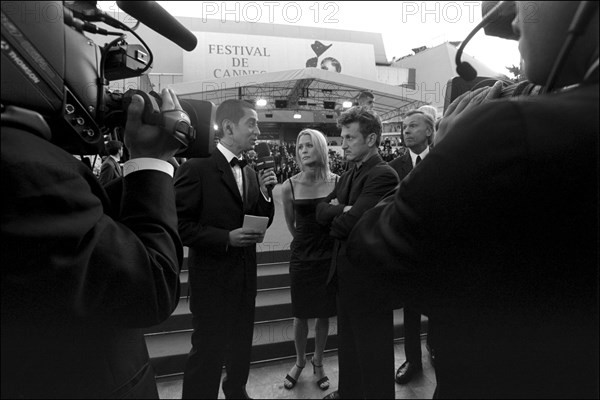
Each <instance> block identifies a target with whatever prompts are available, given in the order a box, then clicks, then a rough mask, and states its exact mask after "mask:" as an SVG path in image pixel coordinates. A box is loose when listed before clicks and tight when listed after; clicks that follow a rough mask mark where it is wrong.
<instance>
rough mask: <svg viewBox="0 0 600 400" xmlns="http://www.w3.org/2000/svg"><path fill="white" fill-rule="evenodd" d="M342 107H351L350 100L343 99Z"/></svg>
mask: <svg viewBox="0 0 600 400" xmlns="http://www.w3.org/2000/svg"><path fill="white" fill-rule="evenodd" d="M342 107H344V108H350V107H352V102H351V101H345V102H343V103H342Z"/></svg>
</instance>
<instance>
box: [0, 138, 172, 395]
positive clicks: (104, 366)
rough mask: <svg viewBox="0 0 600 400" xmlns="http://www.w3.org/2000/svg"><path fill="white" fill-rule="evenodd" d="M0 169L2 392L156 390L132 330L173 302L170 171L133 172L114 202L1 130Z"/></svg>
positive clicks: (72, 170) (51, 149) (54, 155)
mask: <svg viewBox="0 0 600 400" xmlns="http://www.w3.org/2000/svg"><path fill="white" fill-rule="evenodd" d="M1 171H2V172H1V174H2V183H3V185H6V186H5V187H6V188H7V190H5V192H4V194H3V207H2V224H1V230H2V240H1V247H2V264H3V266H2V291H1V292H2V397H74V398H82V397H84V398H87V397H94V398H106V397H124V396H131V397H147V396H154V397H157V396H158V393H157V391H156V383H155V381H154V373H153V371H152V368H151V367H150V365H149V360H148V351H147V349H146V344H145V341H144V336H143V334H142V332H141V331H140V330H139V329H137V328H139V327H145V326H151V325H155V324H158V323H160V322H161V321H163V320H164V319H166V318H167V317H168V316H169V315H170V314H171V312H172V311H173V310H174V309H175V307H176V305H177V302H178V300H179V268H180V264H181V262H182V260H183V247H182V245H181V242H180V241H179V236H178V234H177V215H176V210H175V195H174V191H173V188H172V181H173V180H172V178H171V177H169V176H168V175H167V174H165V173H163V172H158V171H138V172H135V173H132V174H130V175H128V176H127V177H125V178H124V179H123V182H122V185H123V187H122V199H121V202H120V203H117V204H115V205H114V206H113V207H111V204H110V202H109V199H108V197H107V195H106V193H105V191H104V189H103V188H102V187H101V185H100V184H99V183H98V181H97V179H96V177H95V176H94V175H93V174H92V172H91V171H90V170H89V168H87V167H86V166H85V165H84V164H82V163H81V162H80V161H78V160H76V159H74V158H73V156H72V155H70V154H68V153H66V152H65V151H63V150H61V149H60V148H58V147H56V146H54V145H52V144H51V143H49V142H47V141H45V140H43V139H41V138H39V137H37V136H34V135H33V134H31V133H27V132H23V131H18V130H16V129H13V128H7V127H2V168H1ZM111 209H112V211H111V212H112V213H113V215H115V217H117V218H118V219H117V220H115V219H113V218H111V217H109V216H108V214H107V212H108V211H109V210H111Z"/></svg>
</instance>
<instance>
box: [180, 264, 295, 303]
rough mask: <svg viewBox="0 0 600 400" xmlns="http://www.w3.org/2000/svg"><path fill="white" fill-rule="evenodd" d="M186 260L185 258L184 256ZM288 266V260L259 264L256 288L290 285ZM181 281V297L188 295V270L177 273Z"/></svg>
mask: <svg viewBox="0 0 600 400" xmlns="http://www.w3.org/2000/svg"><path fill="white" fill-rule="evenodd" d="M186 260H187V258H186ZM289 272H290V267H289V263H288V262H279V263H270V264H259V265H258V270H257V288H258V290H261V289H271V288H282V287H289V286H290V274H289ZM179 281H180V282H181V297H182V298H186V297H187V296H188V294H189V293H188V284H189V271H188V270H187V269H185V270H181V272H180V273H179Z"/></svg>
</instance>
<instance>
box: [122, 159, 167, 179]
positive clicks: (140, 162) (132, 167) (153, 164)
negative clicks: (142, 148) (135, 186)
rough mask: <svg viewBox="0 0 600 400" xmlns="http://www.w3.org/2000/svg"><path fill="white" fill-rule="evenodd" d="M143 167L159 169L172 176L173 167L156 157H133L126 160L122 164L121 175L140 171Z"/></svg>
mask: <svg viewBox="0 0 600 400" xmlns="http://www.w3.org/2000/svg"><path fill="white" fill-rule="evenodd" d="M144 169H152V170H155V171H161V172H164V173H165V174H169V176H170V177H171V178H172V177H173V172H174V171H175V168H173V165H171V164H170V163H169V162H167V161H164V160H159V159H158V158H133V159H131V160H129V161H127V162H126V163H125V164H124V165H123V176H127V175H128V174H131V173H132V172H136V171H141V170H144Z"/></svg>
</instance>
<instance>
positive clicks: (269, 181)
mask: <svg viewBox="0 0 600 400" xmlns="http://www.w3.org/2000/svg"><path fill="white" fill-rule="evenodd" d="M258 180H259V182H260V190H261V191H262V193H263V194H264V195H265V196H269V194H268V193H269V191H268V190H267V186H269V185H270V186H272V187H273V186H275V185H276V184H277V176H276V175H275V172H274V170H273V168H267V169H265V170H262V171H258Z"/></svg>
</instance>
